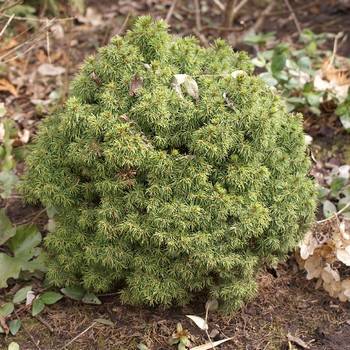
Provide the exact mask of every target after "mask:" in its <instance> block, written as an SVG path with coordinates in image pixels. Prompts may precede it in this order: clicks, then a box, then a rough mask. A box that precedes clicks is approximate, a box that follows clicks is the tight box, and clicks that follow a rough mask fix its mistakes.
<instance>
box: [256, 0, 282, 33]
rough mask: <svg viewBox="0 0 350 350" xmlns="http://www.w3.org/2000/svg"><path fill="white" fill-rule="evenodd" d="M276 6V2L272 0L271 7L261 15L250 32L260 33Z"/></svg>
mask: <svg viewBox="0 0 350 350" xmlns="http://www.w3.org/2000/svg"><path fill="white" fill-rule="evenodd" d="M275 5H276V1H275V0H272V1H271V2H270V3H269V5H268V6H267V7H266V8H265V9H264V10H263V11H262V12H261V13H260V16H259V19H258V20H257V21H256V22H255V24H254V25H253V27H252V28H251V29H250V31H253V32H255V33H256V32H258V31H259V30H260V28H261V27H262V25H263V24H264V21H265V18H266V17H267V16H268V15H269V14H270V13H271V11H272V10H273V8H274V7H275Z"/></svg>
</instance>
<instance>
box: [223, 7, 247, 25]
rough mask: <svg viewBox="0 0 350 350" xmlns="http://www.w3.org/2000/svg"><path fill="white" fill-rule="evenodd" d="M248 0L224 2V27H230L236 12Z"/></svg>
mask: <svg viewBox="0 0 350 350" xmlns="http://www.w3.org/2000/svg"><path fill="white" fill-rule="evenodd" d="M248 1H249V0H241V1H240V2H239V3H238V4H237V0H228V1H227V4H226V9H225V20H224V25H223V26H224V27H228V28H229V27H231V26H232V23H233V21H234V19H235V17H236V15H237V13H238V12H239V11H240V10H241V9H242V7H243V6H244V5H245V4H246V3H247V2H248Z"/></svg>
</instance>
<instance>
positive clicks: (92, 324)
mask: <svg viewBox="0 0 350 350" xmlns="http://www.w3.org/2000/svg"><path fill="white" fill-rule="evenodd" d="M96 323H97V322H92V323H91V325H90V326H89V327H87V328H86V329H84V330H83V331H82V332H81V333H79V334H78V335H77V336H75V337H74V338H73V339H72V340H70V341H69V342H68V343H67V344H65V345H63V346H62V347H61V348H60V349H59V350H64V349H66V348H67V346H69V345H71V344H72V343H74V342H75V341H76V340H77V339H78V338H80V337H81V336H82V335H84V334H85V333H86V332H87V331H88V330H90V329H91V328H92V327H94V326H95V325H96Z"/></svg>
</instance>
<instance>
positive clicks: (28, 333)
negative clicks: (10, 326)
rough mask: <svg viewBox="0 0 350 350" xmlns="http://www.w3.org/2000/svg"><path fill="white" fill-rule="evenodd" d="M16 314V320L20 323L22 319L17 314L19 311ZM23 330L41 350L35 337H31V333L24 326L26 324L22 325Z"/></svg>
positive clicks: (39, 349)
mask: <svg viewBox="0 0 350 350" xmlns="http://www.w3.org/2000/svg"><path fill="white" fill-rule="evenodd" d="M14 312H15V315H16V318H17V320H19V321H20V318H19V316H18V314H17V311H16V310H14ZM22 329H23V330H24V331H25V332H26V334H27V335H28V336H29V338H30V340H31V341H32V343H33V344H34V345H35V347H36V348H37V349H38V350H41V348H40V346H39V345H38V344H37V342H36V341H35V339H34V337H33V336H32V335H31V333H30V332H29V331H28V329H27V328H26V327H25V326H24V324H23V323H22Z"/></svg>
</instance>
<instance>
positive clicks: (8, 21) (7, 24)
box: [0, 14, 15, 38]
mask: <svg viewBox="0 0 350 350" xmlns="http://www.w3.org/2000/svg"><path fill="white" fill-rule="evenodd" d="M13 17H15V15H14V14H13V15H12V16H11V17H9V19H8V20H7V22H6V24H5V25H4V28H2V29H1V32H0V38H1V37H2V35H3V34H4V33H5V30H6V28H7V27H8V26H9V25H10V23H11V21H12V20H13Z"/></svg>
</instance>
